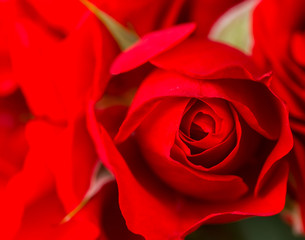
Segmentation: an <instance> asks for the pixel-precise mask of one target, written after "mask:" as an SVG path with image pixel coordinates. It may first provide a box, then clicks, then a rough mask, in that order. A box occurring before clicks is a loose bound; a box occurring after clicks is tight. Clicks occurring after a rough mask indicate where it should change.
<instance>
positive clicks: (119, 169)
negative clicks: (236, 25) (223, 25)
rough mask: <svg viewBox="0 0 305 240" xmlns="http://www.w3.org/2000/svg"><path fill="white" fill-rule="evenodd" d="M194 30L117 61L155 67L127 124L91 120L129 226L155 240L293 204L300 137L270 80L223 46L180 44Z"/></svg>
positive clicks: (116, 111) (124, 67) (120, 65)
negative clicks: (295, 145) (291, 179)
mask: <svg viewBox="0 0 305 240" xmlns="http://www.w3.org/2000/svg"><path fill="white" fill-rule="evenodd" d="M193 28H194V26H193V25H192V24H188V25H182V26H177V27H174V28H171V29H168V30H163V31H159V32H155V33H151V34H149V35H146V36H144V37H143V39H142V41H140V42H139V43H138V44H136V45H135V46H134V47H132V48H130V49H129V50H128V51H126V52H124V53H123V54H122V55H120V56H119V57H118V58H117V60H116V61H115V63H114V65H113V67H112V72H113V73H117V74H119V73H121V72H126V71H129V70H132V69H135V68H136V67H138V66H141V65H142V64H144V63H146V62H149V63H150V64H152V65H153V66H154V67H153V70H152V71H151V72H150V73H149V74H148V76H147V77H146V78H145V79H143V82H142V84H141V86H140V88H139V89H138V91H137V93H136V95H135V97H134V99H133V102H132V104H131V106H130V108H129V109H128V113H127V115H126V117H125V118H124V113H123V112H122V111H120V109H121V108H117V107H112V108H109V109H108V113H107V114H104V115H103V114H100V111H99V110H97V111H96V112H95V115H94V114H93V113H92V112H91V113H89V119H91V122H90V128H91V133H92V136H93V137H94V139H95V142H96V146H97V147H98V152H99V155H100V158H101V159H102V161H103V163H104V164H105V165H106V166H107V167H108V168H109V169H110V170H111V171H112V172H113V174H114V175H115V177H116V180H117V184H118V192H119V204H120V209H121V211H122V214H123V216H124V218H125V220H126V224H127V227H128V228H129V229H130V230H131V231H132V232H134V233H136V234H141V235H142V236H144V238H145V239H181V238H184V237H185V236H186V235H187V234H189V233H190V232H192V231H194V230H195V229H197V228H198V227H199V226H200V225H202V224H207V223H225V222H230V221H234V220H238V219H241V218H245V217H249V216H267V215H273V214H276V213H278V212H280V211H281V210H282V209H283V206H284V203H285V194H286V184H287V176H288V164H287V160H286V158H285V156H286V155H287V154H288V152H289V151H290V150H291V148H292V136H291V132H290V128H289V122H288V114H287V111H286V109H285V106H284V104H283V103H282V101H281V100H280V99H279V98H278V97H277V96H276V95H274V94H273V92H272V91H271V90H270V89H269V87H268V83H269V80H270V79H269V78H270V75H268V74H267V75H266V74H265V75H262V74H261V73H260V72H259V71H258V70H257V69H256V67H255V65H253V63H252V61H251V59H250V58H249V57H248V56H246V55H244V54H243V53H241V52H239V51H237V50H236V49H233V48H230V47H229V46H226V45H223V44H220V43H215V42H211V41H208V40H203V39H198V38H187V37H185V38H187V39H186V40H183V39H182V38H180V41H179V42H175V43H172V44H170V42H171V39H177V36H178V35H179V34H182V32H183V31H185V30H186V29H193ZM188 34H189V32H188V31H185V35H186V36H187V35H188ZM185 38H184V39H185ZM95 117H96V118H95ZM95 120H97V121H95ZM121 121H123V122H122V124H120V122H121ZM104 127H105V128H104ZM117 129H119V130H117ZM106 131H107V132H108V133H109V134H108V133H107V132H106ZM116 132H117V134H115V133H116ZM115 135H116V136H115ZM114 136H115V137H114ZM113 139H114V141H115V144H114V143H113Z"/></svg>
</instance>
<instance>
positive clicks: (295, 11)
mask: <svg viewBox="0 0 305 240" xmlns="http://www.w3.org/2000/svg"><path fill="white" fill-rule="evenodd" d="M304 16H305V2H304V1H302V0H296V1H289V0H283V1H276V0H264V1H261V3H260V4H259V5H258V7H257V8H256V9H255V11H254V16H253V33H254V40H255V45H254V52H253V54H254V56H255V57H256V60H257V62H258V63H260V64H261V65H262V66H263V67H264V68H268V69H272V71H273V73H274V78H273V81H272V82H271V87H272V88H273V89H274V91H275V92H276V93H277V94H278V95H279V96H280V97H281V98H282V99H283V100H284V101H285V102H286V103H287V107H288V110H289V114H290V125H291V128H292V132H293V136H294V148H293V151H292V154H291V157H292V158H293V159H292V161H291V173H292V175H293V177H292V178H293V179H294V180H293V181H291V182H290V193H292V194H291V195H290V197H292V198H293V199H294V200H296V201H297V202H298V203H299V205H300V210H301V215H302V216H303V220H302V223H297V225H300V224H301V226H302V227H301V229H300V227H298V229H297V231H302V232H303V233H304V232H305V195H304V191H305V160H304V157H305V144H304V143H305V110H304V109H305V108H304V107H305V100H304V94H305V71H304V70H305V57H304V56H305V55H304V51H305V32H304V24H305V17H304ZM292 178H291V179H292ZM297 221H298V220H297Z"/></svg>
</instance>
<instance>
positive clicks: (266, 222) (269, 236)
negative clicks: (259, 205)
mask: <svg viewBox="0 0 305 240" xmlns="http://www.w3.org/2000/svg"><path fill="white" fill-rule="evenodd" d="M203 239H204V240H215V239H223V240H305V237H302V236H297V235H295V234H294V233H293V232H292V229H291V227H290V226H288V225H287V224H285V223H284V222H283V221H282V219H281V218H280V217H279V215H276V216H272V217H254V218H250V219H246V220H241V221H238V222H235V223H230V224H219V225H205V226H202V227H201V228H199V229H198V230H197V231H196V232H194V233H192V234H190V235H189V236H187V237H186V240H203Z"/></svg>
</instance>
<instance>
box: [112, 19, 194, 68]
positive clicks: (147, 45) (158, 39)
mask: <svg viewBox="0 0 305 240" xmlns="http://www.w3.org/2000/svg"><path fill="white" fill-rule="evenodd" d="M194 30H195V24H193V23H188V24H181V25H178V26H175V27H171V28H168V29H165V30H161V31H157V32H153V33H149V34H147V35H145V36H144V37H143V38H142V39H141V40H140V41H139V42H138V43H136V44H135V45H134V46H132V47H131V48H130V49H128V50H127V51H125V52H123V53H122V54H121V55H119V56H118V57H117V59H116V60H115V61H114V63H113V65H112V67H111V70H110V72H111V73H112V74H119V73H123V72H127V71H129V70H132V69H134V68H136V67H139V66H140V65H142V64H144V63H146V62H148V61H149V60H150V59H151V58H153V57H155V56H157V55H159V54H161V53H162V52H164V51H166V50H168V49H169V48H172V47H174V46H176V45H177V44H179V43H180V42H182V41H183V40H184V39H186V38H187V37H188V36H189V35H190V34H191V33H192V32H193V31H194Z"/></svg>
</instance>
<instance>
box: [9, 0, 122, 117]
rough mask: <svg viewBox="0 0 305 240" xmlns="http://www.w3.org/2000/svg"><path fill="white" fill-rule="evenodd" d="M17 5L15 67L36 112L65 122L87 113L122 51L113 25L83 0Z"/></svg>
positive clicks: (32, 2)
mask: <svg viewBox="0 0 305 240" xmlns="http://www.w3.org/2000/svg"><path fill="white" fill-rule="evenodd" d="M11 9H12V12H13V13H15V17H14V18H13V22H12V25H13V30H12V35H13V36H12V42H11V51H12V55H11V57H12V64H13V69H14V72H15V75H16V78H17V81H18V83H19V84H20V87H21V89H22V91H23V92H24V94H25V96H26V98H27V101H28V103H29V106H30V108H31V110H32V111H33V113H34V115H35V116H43V117H47V118H50V119H51V120H53V121H57V122H59V121H60V122H64V121H66V120H67V119H69V118H71V117H74V116H75V115H79V114H82V113H83V112H84V109H85V107H86V101H87V100H88V98H89V95H93V96H95V95H98V96H100V91H102V88H103V84H104V85H105V84H106V82H107V78H108V75H109V74H108V72H109V66H110V63H111V60H112V59H113V58H114V56H115V55H116V54H117V53H118V47H117V46H116V44H115V42H114V41H113V40H112V37H111V36H110V34H109V33H108V31H107V29H106V28H105V27H104V26H103V25H102V23H100V21H99V20H98V19H97V18H96V16H94V15H93V14H92V13H90V11H89V10H88V9H87V8H86V7H85V6H84V5H83V4H82V3H81V2H80V1H65V2H64V3H63V2H62V1H47V2H43V3H40V2H37V1H14V2H12V3H11ZM59 9H60V11H59ZM71 9H73V11H70V10H71ZM13 10H14V11H13ZM67 13H69V14H68V15H67ZM93 85H94V86H95V88H94V89H92V88H93V87H92V86H93Z"/></svg>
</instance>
